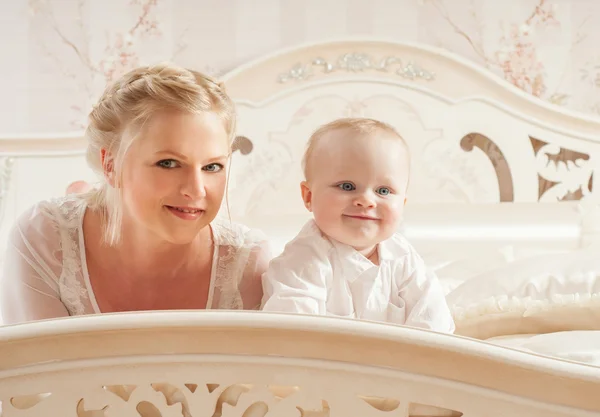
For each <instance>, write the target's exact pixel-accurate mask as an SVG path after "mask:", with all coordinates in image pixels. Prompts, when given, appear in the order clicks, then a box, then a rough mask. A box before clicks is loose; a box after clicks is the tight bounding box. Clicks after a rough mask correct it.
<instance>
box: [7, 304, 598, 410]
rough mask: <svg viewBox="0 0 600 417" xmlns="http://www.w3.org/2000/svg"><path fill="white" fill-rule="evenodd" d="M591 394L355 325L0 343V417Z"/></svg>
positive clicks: (199, 326) (262, 321)
mask: <svg viewBox="0 0 600 417" xmlns="http://www.w3.org/2000/svg"><path fill="white" fill-rule="evenodd" d="M598 392H600V368H597V367H592V366H586V365H580V364H574V363H567V362H563V361H560V360H555V359H549V358H544V357H540V356H535V355H532V354H525V353H520V352H516V351H513V350H510V349H507V348H500V347H497V346H493V345H488V344H485V343H484V342H478V341H474V340H471V339H466V338H461V337H458V336H448V335H443V334H438V333H433V332H428V331H423V330H416V329H411V328H406V327H400V326H393V325H386V324H379V323H369V322H363V321H358V320H348V319H338V318H323V317H309V316H297V315H277V314H270V313H269V314H268V313H262V312H254V313H252V312H210V311H204V312H169V313H129V314H120V315H105V316H87V317H78V318H69V319H61V320H54V321H52V322H51V323H50V322H37V323H29V324H26V325H18V326H9V327H5V328H2V329H0V399H1V400H2V404H3V405H2V406H3V412H4V414H3V417H13V416H14V417H25V416H64V417H71V416H73V417H89V416H94V417H96V416H111V417H112V416H118V417H134V416H135V417H138V416H139V415H141V416H143V417H181V416H193V417H200V416H223V417H265V416H273V417H291V416H311V417H317V416H319V417H327V416H329V417H336V416H343V417H349V416H357V417H358V416H360V417H383V416H398V417H403V416H409V415H411V416H446V417H450V416H461V415H463V416H465V417H469V416H488V417H494V416H498V417H500V416H503V417H504V416H539V417H559V416H561V417H563V416H593V415H599V413H600V402H599V401H598ZM32 394H35V395H32ZM101 410H104V414H103V413H102V411H101ZM138 412H139V413H140V414H138Z"/></svg>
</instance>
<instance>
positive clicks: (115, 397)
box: [4, 383, 462, 417]
mask: <svg viewBox="0 0 600 417" xmlns="http://www.w3.org/2000/svg"><path fill="white" fill-rule="evenodd" d="M67 392H68V391H67V390H65V391H58V392H53V393H44V394H38V395H28V396H23V397H13V398H11V399H10V400H9V401H6V402H5V407H4V412H5V413H7V414H8V415H14V416H19V415H20V414H21V413H22V414H23V415H31V414H29V412H30V411H31V410H32V409H34V408H35V410H36V413H38V414H39V415H56V414H55V413H56V412H57V411H59V410H62V411H64V410H68V409H69V408H71V407H70V406H69V404H66V402H71V401H73V403H72V410H74V411H75V414H71V413H69V415H74V416H77V417H110V416H119V417H196V416H212V417H225V416H227V417H265V416H284V415H285V416H298V417H328V416H330V415H340V414H341V415H343V414H345V413H344V412H345V411H347V410H348V409H350V407H351V409H353V410H356V411H357V414H360V415H362V416H365V417H376V416H381V415H382V414H381V413H382V412H388V413H389V412H392V411H397V412H402V411H404V413H402V414H395V415H412V412H414V413H416V414H419V411H421V412H422V411H425V410H427V411H430V412H433V413H434V415H435V414H440V413H443V414H442V415H450V416H453V417H454V416H456V417H459V416H461V415H462V413H460V412H458V411H454V410H448V409H443V408H438V407H431V406H427V405H424V404H417V403H410V402H407V403H403V402H401V401H399V400H397V399H394V398H383V397H374V396H362V395H359V396H357V395H355V394H349V395H348V397H347V400H346V401H344V403H343V404H341V403H339V402H338V401H327V400H322V399H316V398H314V397H313V396H312V395H307V392H305V391H304V390H303V389H301V388H300V387H291V386H290V387H287V386H276V387H272V386H259V385H248V384H234V385H219V384H196V383H194V384H190V383H188V384H183V385H172V384H168V383H162V384H145V385H111V386H104V387H98V388H97V389H91V390H87V395H84V396H83V397H81V398H80V393H79V392H77V393H75V392H73V393H71V394H68V393H67ZM349 404H352V405H351V406H350V405H349ZM405 410H406V411H408V413H406V412H405ZM38 414H36V415H38Z"/></svg>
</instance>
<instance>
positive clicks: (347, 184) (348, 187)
mask: <svg viewBox="0 0 600 417" xmlns="http://www.w3.org/2000/svg"><path fill="white" fill-rule="evenodd" d="M338 187H340V188H341V189H342V190H344V191H354V190H356V187H355V186H354V184H352V183H350V182H343V183H341V184H338Z"/></svg>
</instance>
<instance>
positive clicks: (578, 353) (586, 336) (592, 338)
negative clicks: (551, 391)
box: [487, 330, 600, 366]
mask: <svg viewBox="0 0 600 417" xmlns="http://www.w3.org/2000/svg"><path fill="white" fill-rule="evenodd" d="M487 342H489V343H493V344H495V345H499V346H505V347H508V348H512V349H518V350H522V351H526V352H530V353H536V354H539V355H544V356H552V357H555V358H560V359H566V360H570V361H575V362H583V363H587V364H590V365H594V366H600V331H597V330H581V331H577V330H573V331H569V332H556V333H547V334H533V335H531V334H522V335H510V336H499V337H493V338H490V339H487Z"/></svg>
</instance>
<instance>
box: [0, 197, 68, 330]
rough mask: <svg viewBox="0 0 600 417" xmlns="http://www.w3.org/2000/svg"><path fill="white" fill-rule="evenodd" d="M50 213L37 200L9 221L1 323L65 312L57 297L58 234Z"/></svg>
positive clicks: (0, 290) (1, 288)
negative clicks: (17, 216)
mask: <svg viewBox="0 0 600 417" xmlns="http://www.w3.org/2000/svg"><path fill="white" fill-rule="evenodd" d="M52 216H53V215H52V213H51V212H50V211H49V210H48V206H47V205H46V204H45V203H39V204H38V205H36V206H34V207H33V208H31V209H29V210H27V211H26V212H25V213H23V214H22V215H21V216H20V217H19V218H18V220H17V222H16V223H15V224H14V225H13V227H12V229H11V231H10V235H9V239H8V245H7V249H6V253H5V257H4V268H3V273H2V276H1V277H0V311H1V315H2V322H3V324H14V323H20V322H26V321H31V320H42V319H51V318H57V317H65V316H68V315H69V313H68V311H67V309H66V307H65V306H64V304H63V303H62V301H61V299H60V291H59V285H58V282H59V277H60V274H61V271H62V252H61V247H60V234H59V231H58V227H57V224H56V222H55V221H54V220H53V217H52Z"/></svg>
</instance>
